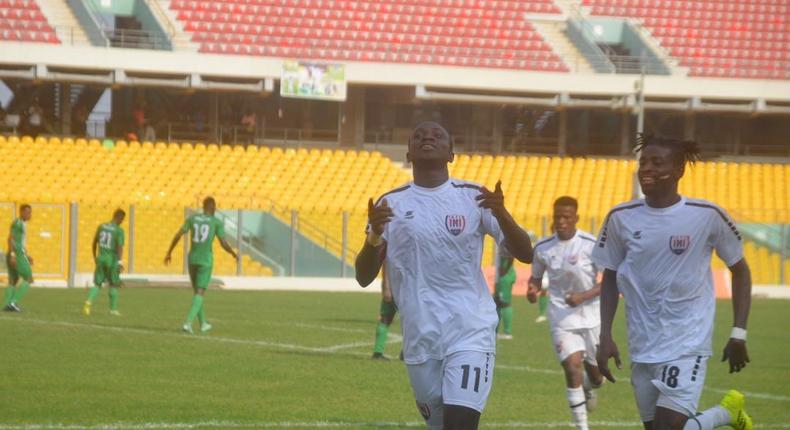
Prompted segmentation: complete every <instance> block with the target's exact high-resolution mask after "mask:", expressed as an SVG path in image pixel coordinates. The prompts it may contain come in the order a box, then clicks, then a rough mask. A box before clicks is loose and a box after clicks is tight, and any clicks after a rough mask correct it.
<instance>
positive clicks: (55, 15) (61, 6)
mask: <svg viewBox="0 0 790 430" xmlns="http://www.w3.org/2000/svg"><path fill="white" fill-rule="evenodd" d="M36 1H38V4H39V6H40V7H41V12H43V13H44V15H45V16H46V17H47V19H48V20H49V22H50V24H52V27H53V28H54V29H55V32H56V33H57V35H58V38H60V40H61V41H62V42H63V43H65V44H68V45H90V44H91V43H90V40H89V39H88V36H87V35H86V34H85V31H84V30H83V29H82V26H81V25H80V23H79V21H77V18H76V17H75V16H74V12H72V10H71V8H70V7H69V6H68V5H67V4H66V2H65V1H64V0H36Z"/></svg>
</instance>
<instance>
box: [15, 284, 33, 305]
mask: <svg viewBox="0 0 790 430" xmlns="http://www.w3.org/2000/svg"><path fill="white" fill-rule="evenodd" d="M29 288H30V283H29V282H27V281H22V284H21V285H20V286H18V287H17V288H16V292H15V293H14V297H12V298H11V303H17V304H18V303H19V301H20V300H22V297H24V296H25V293H27V290H28V289H29Z"/></svg>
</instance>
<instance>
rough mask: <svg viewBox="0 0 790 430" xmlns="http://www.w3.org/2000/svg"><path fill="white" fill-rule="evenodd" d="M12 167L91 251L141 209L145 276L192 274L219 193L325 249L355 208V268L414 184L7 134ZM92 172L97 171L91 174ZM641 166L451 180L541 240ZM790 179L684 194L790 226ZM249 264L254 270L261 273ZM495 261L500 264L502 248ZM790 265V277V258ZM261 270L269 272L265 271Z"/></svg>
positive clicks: (355, 167) (562, 162)
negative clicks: (369, 232)
mask: <svg viewBox="0 0 790 430" xmlns="http://www.w3.org/2000/svg"><path fill="white" fill-rule="evenodd" d="M0 159H3V160H8V168H7V169H4V170H3V171H2V172H0V178H2V180H3V181H4V183H5V184H6V186H5V187H3V188H2V189H0V202H10V201H17V202H19V201H29V202H32V203H66V202H70V201H76V202H79V203H80V228H79V234H80V239H79V240H80V243H89V241H90V239H91V237H92V236H91V235H92V234H93V232H94V231H95V228H96V225H98V224H99V223H100V222H104V221H106V220H107V218H108V217H109V214H111V213H112V210H113V209H114V208H116V207H118V206H126V205H130V204H134V205H135V207H136V215H135V216H136V218H137V221H138V228H137V232H136V234H137V235H140V236H138V237H140V238H144V239H140V240H138V241H137V245H136V246H137V251H138V253H139V254H138V256H137V257H136V263H135V265H136V271H137V272H139V273H143V272H148V273H180V272H181V270H182V269H181V267H180V265H178V264H174V265H172V266H170V267H165V266H163V265H162V261H161V259H162V256H163V255H162V253H163V252H164V251H163V250H165V249H167V246H168V243H169V240H170V238H171V237H172V234H173V232H175V231H176V230H177V229H178V228H179V227H180V226H181V223H182V220H183V217H184V208H185V207H194V206H195V205H196V203H197V201H198V196H205V195H209V194H211V195H215V196H216V197H217V198H218V203H219V205H220V207H224V208H247V209H250V210H261V211H270V210H271V207H272V201H273V202H276V203H277V206H279V207H283V208H285V209H286V210H290V209H295V210H297V211H299V217H300V219H302V220H304V221H307V222H309V223H310V224H312V225H314V226H316V227H317V229H316V231H302V233H303V234H304V235H305V236H307V237H308V238H310V239H311V240H313V241H314V242H316V243H319V244H320V243H322V241H324V242H325V241H326V238H327V237H328V238H332V239H333V242H335V243H340V242H341V241H342V212H344V211H345V212H348V213H349V223H350V225H349V230H348V233H349V238H348V239H349V246H350V249H351V252H350V253H349V254H351V255H349V256H348V259H347V260H346V261H347V262H348V263H352V262H353V258H354V257H353V254H354V252H355V251H356V250H358V249H359V248H360V247H361V245H362V243H363V241H364V231H365V222H366V208H367V201H368V199H369V198H377V197H378V196H380V195H381V194H383V193H384V192H386V191H389V190H391V189H393V188H396V187H397V186H399V185H402V184H403V183H406V182H408V181H410V180H411V175H410V173H409V172H408V170H406V169H404V168H403V167H402V166H400V165H399V164H396V163H394V162H392V161H391V160H390V159H388V158H386V157H384V156H382V155H381V154H380V153H378V152H368V151H354V150H340V149H335V150H330V149H322V150H319V149H309V150H308V149H304V148H302V149H298V150H294V149H290V148H289V149H282V148H278V147H274V148H269V147H257V146H250V147H248V148H246V149H245V148H243V147H241V146H238V147H231V146H221V147H220V146H217V145H214V144H209V145H205V144H202V143H196V144H188V143H183V144H165V143H162V142H157V143H151V142H143V143H139V142H129V143H127V142H124V141H117V142H116V143H115V147H114V149H108V148H104V147H103V146H102V145H101V143H100V142H99V141H98V140H90V141H87V140H85V139H71V138H64V139H59V138H55V137H53V138H50V139H45V138H38V139H35V140H34V139H31V138H29V137H23V138H21V139H20V138H18V137H16V136H11V137H8V138H6V137H4V136H0ZM33 159H34V160H39V163H40V165H41V168H40V169H32V170H31V169H24V168H22V166H23V164H25V162H26V160H33ZM85 165H90V166H92V168H91V169H84V168H82V166H85ZM635 167H636V164H635V162H634V160H632V159H603V158H569V157H558V156H554V157H547V156H534V155H499V156H492V155H481V154H457V156H456V159H455V161H454V162H453V163H452V164H451V165H450V172H451V175H452V176H454V177H457V178H460V179H466V180H470V181H474V182H477V183H481V184H484V185H486V186H488V187H493V186H494V184H495V183H496V181H497V180H499V179H501V180H502V182H503V189H504V192H505V195H506V198H507V200H506V201H507V205H508V208H509V209H510V210H511V212H512V213H513V215H514V217H515V218H516V220H517V221H518V222H519V223H520V224H521V225H523V226H524V227H525V228H527V229H528V230H530V231H531V232H533V233H535V234H536V235H538V236H539V235H541V234H543V233H544V232H546V231H547V229H548V224H549V223H550V219H549V217H550V215H551V206H552V203H553V201H554V199H556V198H557V197H558V196H560V195H564V194H569V195H572V196H575V197H576V198H577V199H578V200H579V203H580V209H579V211H580V216H581V221H580V223H579V226H580V228H583V229H585V230H594V232H595V231H597V229H598V228H600V225H601V224H602V223H603V220H604V217H605V216H606V214H607V213H608V211H609V209H610V208H611V207H613V206H614V205H616V204H618V203H621V202H623V201H627V200H629V199H630V198H631V192H632V188H631V187H632V175H633V173H634V169H635ZM41 172H44V173H43V174H41ZM196 172H200V174H196ZM789 183H790V165H787V164H757V163H733V162H701V163H698V164H697V165H696V166H694V167H693V168H690V169H687V170H686V176H685V177H684V179H683V181H681V193H683V194H684V195H688V196H691V197H700V198H706V199H709V200H712V201H714V202H717V203H718V204H720V205H721V206H723V207H724V208H726V209H727V210H728V211H730V212H731V214H732V215H733V216H734V217H735V219H737V220H739V221H741V222H748V223H763V224H778V223H790V186H789V185H788V184H789ZM604 190H605V191H604ZM58 211H59V209H58V210H54V209H51V210H48V211H42V212H37V215H36V219H37V222H43V221H41V220H42V217H45V218H47V219H52V220H56V219H57V217H59V216H61V215H58V214H59V213H60V212H58ZM50 212H51V213H50ZM2 213H4V212H1V213H0V215H2ZM39 213H41V214H42V215H41V216H39V215H38V214H39ZM45 214H46V215H45ZM275 215H277V216H278V217H280V218H281V219H283V222H285V223H288V222H289V221H290V220H289V219H288V218H287V216H285V215H282V214H275ZM0 221H2V219H0ZM8 222H10V220H8ZM53 222H54V221H53ZM53 231H57V229H53ZM86 241H87V242H86ZM330 248H331V247H328V248H326V249H327V250H328V251H330V252H332V253H334V254H335V255H336V256H337V257H339V256H340V250H339V249H337V248H336V247H335V248H331V249H330ZM181 249H182V248H181V247H177V248H176V252H175V254H174V260H175V261H180V260H179V258H180V257H179V255H180V254H179V253H180V252H181ZM216 251H217V252H216V259H217V260H216V261H217V270H216V273H217V274H226V275H228V274H233V273H235V263H234V262H233V261H232V260H231V259H230V258H229V257H227V256H226V254H225V253H224V252H222V251H221V250H219V248H217V249H216ZM79 252H80V254H79V262H78V267H79V270H81V271H84V270H91V268H92V266H91V264H92V262H91V260H90V255H89V254H88V253H89V249H88V248H85V249H82V248H80V251H79ZM746 253H747V258H748V259H749V261H750V263H751V265H752V268H753V274H754V277H755V283H771V282H772V281H771V280H772V279H773V280H775V279H776V277H774V276H775V275H776V273H777V271H778V269H777V268H778V267H779V266H778V259H779V256H778V254H777V253H771V252H770V251H769V250H768V248H765V247H761V246H758V245H756V244H755V243H753V242H750V241H747V243H746ZM48 258H49V257H48ZM52 258H53V261H55V260H54V259H55V257H54V256H53V257H52ZM245 258H246V260H245V267H256V266H255V265H254V264H255V263H253V262H251V261H249V257H245ZM42 261H44V260H42ZM483 261H484V264H486V265H490V264H492V262H493V246H492V244H491V243H490V241H489V243H488V245H487V246H486V247H485V251H484V260H483ZM248 263H249V264H248ZM715 264H719V265H720V263H718V262H716V263H715ZM787 266H788V269H789V270H788V273H790V261H788V262H787ZM252 270H253V269H250V270H249V271H248V270H247V269H245V273H250V271H252ZM256 270H260V273H269V272H268V271H267V268H264V267H263V266H260V267H259V268H258V269H256ZM252 273H254V272H252ZM774 282H775V281H774Z"/></svg>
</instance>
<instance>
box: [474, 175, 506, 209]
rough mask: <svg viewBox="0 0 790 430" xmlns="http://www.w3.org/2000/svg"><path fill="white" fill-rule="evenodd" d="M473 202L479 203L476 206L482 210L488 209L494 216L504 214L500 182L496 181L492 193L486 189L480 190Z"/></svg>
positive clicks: (503, 199)
mask: <svg viewBox="0 0 790 430" xmlns="http://www.w3.org/2000/svg"><path fill="white" fill-rule="evenodd" d="M475 200H477V201H479V202H480V203H478V206H480V207H481V208H484V209H490V210H491V212H493V213H494V215H499V214H502V213H503V212H506V209H505V195H504V193H502V181H501V180H500V181H497V182H496V186H495V187H494V191H493V192H492V191H490V190H489V189H488V188H486V187H483V188H482V189H481V190H480V194H478V195H477V197H475Z"/></svg>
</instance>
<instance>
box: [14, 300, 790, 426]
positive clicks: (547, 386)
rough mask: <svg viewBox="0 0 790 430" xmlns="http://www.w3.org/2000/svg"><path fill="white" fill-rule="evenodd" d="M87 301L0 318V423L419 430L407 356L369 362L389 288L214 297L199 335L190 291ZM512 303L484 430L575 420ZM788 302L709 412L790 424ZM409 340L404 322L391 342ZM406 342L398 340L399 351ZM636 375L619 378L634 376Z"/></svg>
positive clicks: (536, 335) (775, 309)
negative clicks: (738, 409)
mask: <svg viewBox="0 0 790 430" xmlns="http://www.w3.org/2000/svg"><path fill="white" fill-rule="evenodd" d="M84 297H85V290H82V289H73V290H45V289H36V288H33V289H31V291H30V292H29V293H28V295H27V297H25V300H24V302H23V304H22V305H23V307H24V312H23V313H22V314H12V313H0V345H1V347H0V348H1V349H0V351H2V354H0V357H2V362H3V377H2V378H0V430H3V429H21V428H30V427H29V426H30V425H49V426H50V427H49V428H54V427H56V426H55V425H56V424H57V425H63V426H67V425H72V426H73V427H70V428H83V427H82V426H85V427H91V426H94V427H92V428H99V427H97V426H98V425H100V424H117V423H123V425H116V426H115V427H112V426H110V427H102V428H143V427H142V426H137V427H135V425H141V424H145V423H153V424H151V425H150V426H148V427H145V428H160V427H166V426H169V427H170V428H231V427H237V428H238V427H245V428H280V427H285V426H290V427H289V428H315V427H316V426H317V423H318V422H325V423H326V424H325V426H327V427H329V428H348V429H363V428H419V427H418V426H419V425H420V422H421V419H420V417H419V415H418V413H417V410H416V408H415V407H414V401H413V399H412V396H411V390H410V387H409V384H408V380H407V376H406V369H405V366H404V365H403V363H401V362H399V361H397V360H395V361H390V362H379V361H371V360H370V359H369V355H370V353H371V348H372V343H373V336H374V329H375V320H376V316H377V313H378V307H379V306H378V304H379V296H378V294H361V293H304V292H302V293H297V292H231V291H218V290H211V291H209V292H208V294H207V297H206V305H205V306H206V313H207V316H208V318H209V321H211V322H212V323H213V324H214V327H215V328H214V330H213V331H212V332H211V333H209V334H206V335H193V336H189V335H184V334H181V333H180V332H179V329H180V325H181V322H182V321H183V318H184V317H185V315H186V312H187V310H188V307H189V303H190V292H189V291H188V290H186V289H158V290H157V289H124V290H122V291H121V295H120V302H119V303H120V310H121V312H122V313H123V316H121V317H111V316H109V315H108V311H107V297H106V290H103V291H102V294H101V296H100V297H99V299H98V300H97V302H96V303H95V304H94V312H93V315H92V316H91V317H87V318H86V317H83V316H82V315H81V314H80V310H81V305H82V302H83V300H84ZM515 302H516V303H515V305H514V306H515V312H514V313H515V318H514V329H513V332H514V336H515V339H514V340H512V341H500V342H499V351H498V353H497V363H496V364H497V369H496V376H495V382H494V388H493V391H492V394H491V397H490V398H489V401H488V405H487V408H486V411H485V413H484V414H483V419H482V423H481V428H488V429H493V428H501V427H503V426H504V424H505V423H508V422H511V423H512V426H513V427H515V428H518V427H527V426H528V425H530V426H532V427H531V428H546V427H548V426H549V424H550V423H565V422H569V421H570V414H569V412H568V409H567V404H566V400H565V391H564V383H563V377H562V376H561V375H560V374H559V370H560V368H559V365H558V364H557V362H556V359H555V356H554V353H553V351H552V347H551V344H550V338H549V332H548V326H547V325H546V324H545V323H544V324H535V323H534V322H533V321H534V319H535V317H536V315H537V310H536V306H534V305H528V304H527V303H526V300H524V298H523V297H517V298H515ZM788 305H790V302H788V301H783V300H773V301H771V300H760V299H756V300H754V302H753V307H752V314H751V319H750V324H749V349H750V355H751V359H752V363H751V364H750V365H749V366H748V367H747V368H746V369H745V370H744V371H743V372H742V373H740V374H735V375H729V374H728V373H727V368H726V367H725V365H724V364H722V363H719V362H718V358H720V357H714V358H713V359H712V360H711V362H710V365H709V368H708V377H707V387H710V388H712V389H706V390H705V391H704V392H703V395H702V400H701V404H700V407H701V408H702V409H704V408H707V407H709V406H712V405H714V404H716V403H718V401H719V399H720V398H721V395H722V392H721V391H716V390H717V389H718V390H724V389H728V388H730V387H738V388H740V389H741V390H744V391H747V392H752V393H762V394H769V395H771V396H774V398H772V399H769V398H764V397H757V396H748V395H747V406H748V409H749V411H750V413H751V414H752V415H753V416H754V418H755V423H756V424H758V428H790V424H787V423H788V422H790V412H789V411H790V389H789V388H788V383H790V353H789V352H788V346H789V345H790V342H789V341H790V335H788V330H787V329H788V327H789V326H788V323H787V316H786V314H785V313H786V312H787V309H788ZM718 306H719V308H718V314H717V321H716V327H717V329H716V334H715V339H714V344H715V345H714V347H715V350H716V351H717V354H719V352H718V351H720V350H721V348H722V347H723V344H724V341H725V339H726V337H727V335H728V334H729V327H730V324H731V321H732V316H731V315H732V311H731V304H730V302H728V301H722V302H720V303H719V305H718ZM624 330H625V325H624V322H623V311H622V305H621V310H620V313H619V315H618V321H617V322H616V340H617V341H618V342H619V345H620V349H621V351H623V352H625V350H626V339H625V334H624V333H625V331H624ZM399 331H400V328H399V323H398V322H397V321H396V323H395V324H393V329H392V331H391V333H393V334H395V335H397V334H398V333H399ZM337 345H340V347H337ZM333 347H334V349H333ZM399 349H400V344H399V343H397V337H393V342H392V343H390V344H389V345H388V346H387V354H388V355H390V356H397V354H398V351H399ZM624 358H625V359H626V363H627V357H624ZM627 368H628V366H627V364H626V365H624V369H623V370H621V371H618V372H617V373H616V376H618V377H623V378H625V377H627V376H628V375H629V371H628V370H627ZM599 394H600V400H599V409H598V410H597V411H595V412H594V413H592V414H591V415H590V420H591V421H592V423H593V425H592V428H615V427H617V428H640V427H639V425H638V416H637V412H636V408H635V406H634V401H633V398H632V394H631V387H630V384H629V383H628V382H627V380H621V381H619V382H617V383H616V384H614V385H611V384H608V385H605V386H604V387H603V389H602V390H601V391H600V392H599ZM211 422H214V423H215V424H213V425H212V424H210V423H211ZM606 422H609V424H608V425H607V424H606ZM200 423H204V424H203V425H202V426H199V424H200ZM299 423H304V424H303V425H300V424H299ZM595 423H598V424H597V425H596V424H595ZM612 423H614V424H617V425H616V426H615V425H613V424H612ZM628 423H632V424H631V425H628ZM190 425H194V426H190ZM43 428H47V427H43ZM61 428H63V427H61ZM561 428H571V426H570V425H564V426H562V427H561Z"/></svg>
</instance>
